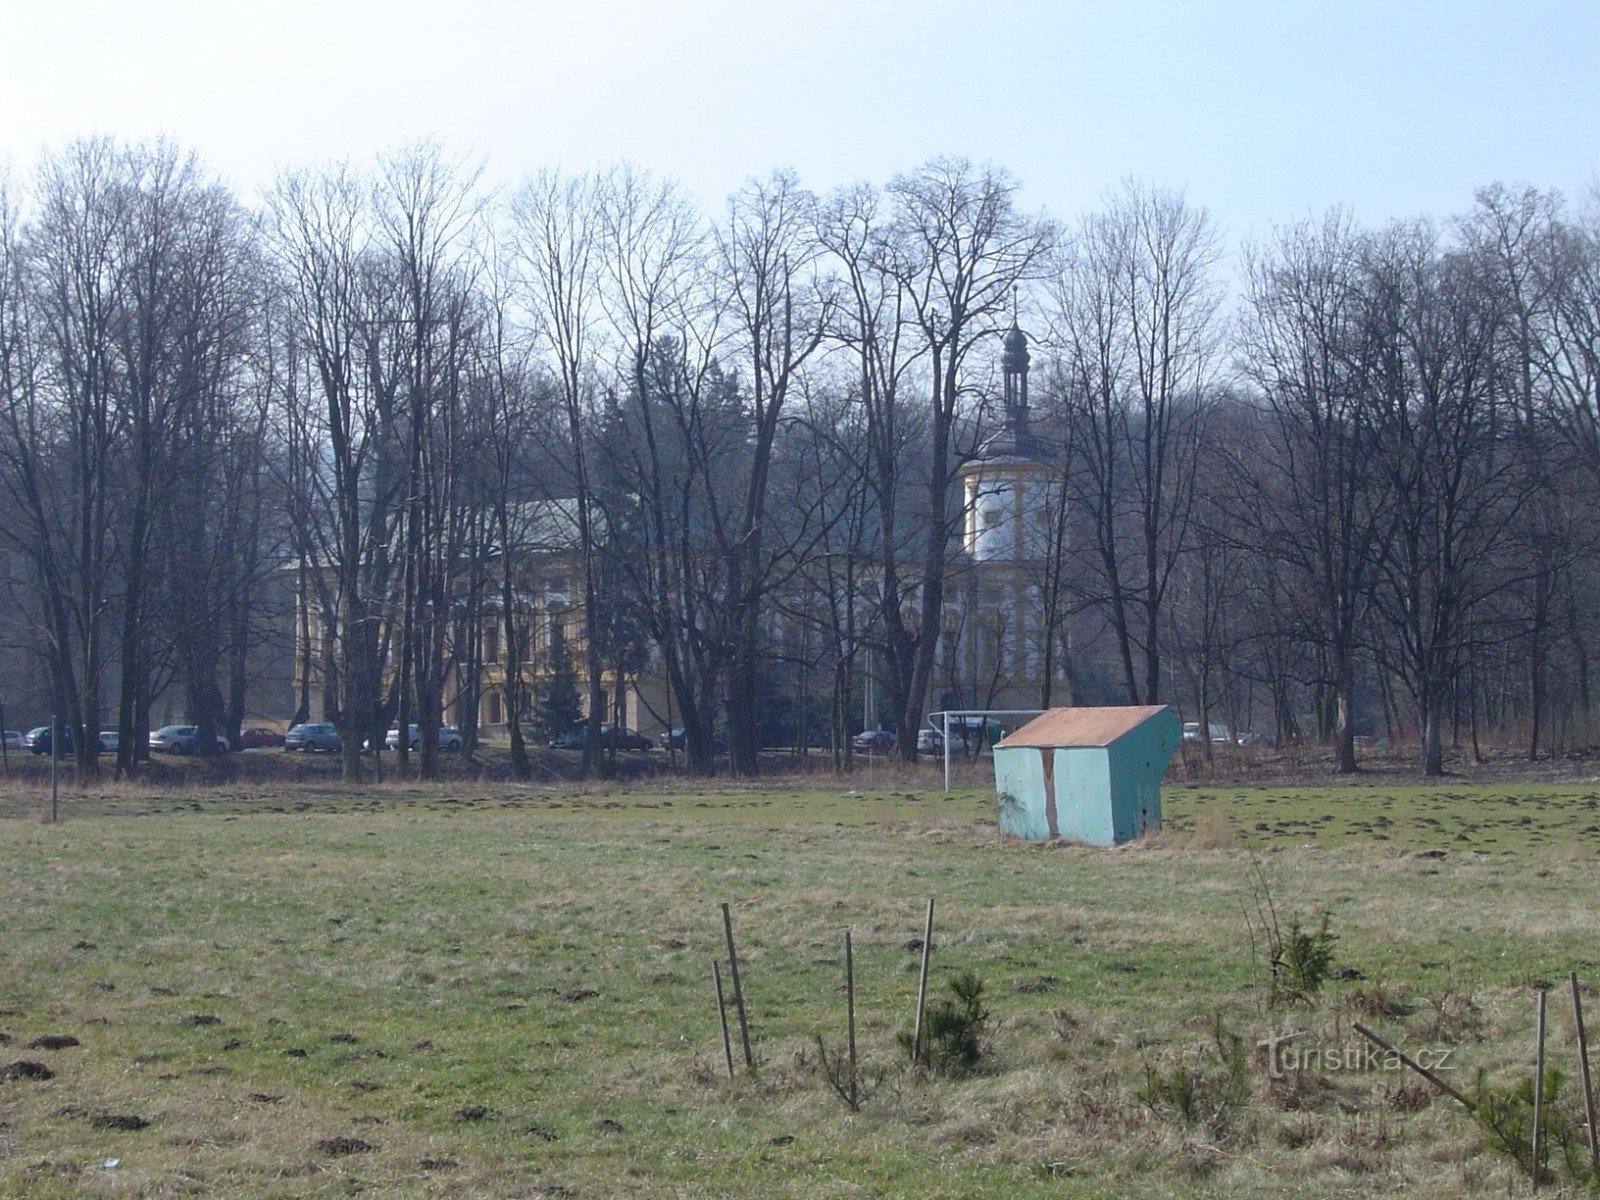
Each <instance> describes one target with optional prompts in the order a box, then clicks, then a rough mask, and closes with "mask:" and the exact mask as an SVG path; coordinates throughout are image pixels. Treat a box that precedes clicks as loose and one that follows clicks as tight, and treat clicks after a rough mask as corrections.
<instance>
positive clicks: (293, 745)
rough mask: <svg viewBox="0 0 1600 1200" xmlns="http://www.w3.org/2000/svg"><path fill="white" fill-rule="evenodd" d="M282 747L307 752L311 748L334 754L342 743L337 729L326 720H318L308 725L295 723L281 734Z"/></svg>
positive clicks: (340, 748) (341, 747) (342, 745)
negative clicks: (286, 731)
mask: <svg viewBox="0 0 1600 1200" xmlns="http://www.w3.org/2000/svg"><path fill="white" fill-rule="evenodd" d="M283 748H284V749H285V750H304V751H305V752H306V753H307V754H310V753H311V752H312V751H313V750H326V751H327V752H328V753H329V754H336V753H338V752H339V751H340V750H342V749H343V748H344V743H343V742H341V741H340V740H339V731H338V729H336V728H335V727H334V726H333V725H332V724H330V723H329V722H327V721H318V722H316V723H315V724H310V725H296V726H295V727H294V728H293V729H291V730H289V732H288V733H286V734H284V735H283Z"/></svg>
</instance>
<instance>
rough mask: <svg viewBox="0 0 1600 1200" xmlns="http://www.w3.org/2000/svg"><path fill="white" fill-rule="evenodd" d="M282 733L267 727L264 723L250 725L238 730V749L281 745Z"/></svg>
mask: <svg viewBox="0 0 1600 1200" xmlns="http://www.w3.org/2000/svg"><path fill="white" fill-rule="evenodd" d="M281 745H283V734H281V733H279V732H278V731H277V730H276V729H268V728H266V726H264V725H252V726H251V727H250V728H249V729H241V730H239V749H241V750H254V749H255V748H256V747H257V746H281Z"/></svg>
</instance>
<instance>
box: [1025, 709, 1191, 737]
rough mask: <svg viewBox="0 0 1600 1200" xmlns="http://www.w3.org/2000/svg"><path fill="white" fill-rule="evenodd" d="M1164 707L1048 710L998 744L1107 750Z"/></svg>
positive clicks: (1163, 710) (1162, 710)
mask: <svg viewBox="0 0 1600 1200" xmlns="http://www.w3.org/2000/svg"><path fill="white" fill-rule="evenodd" d="M1166 710H1167V706H1166V705H1165V704H1153V705H1144V706H1141V707H1137V708H1134V707H1122V708H1052V709H1050V710H1049V711H1047V712H1044V713H1041V714H1040V715H1039V716H1037V717H1035V718H1034V719H1033V720H1031V721H1029V722H1028V723H1027V724H1026V725H1024V726H1023V727H1022V728H1021V729H1018V730H1017V731H1016V732H1015V733H1012V734H1009V735H1008V736H1006V737H1005V738H1003V739H1002V740H1001V742H1000V745H1002V746H1109V745H1110V744H1111V743H1112V742H1114V741H1116V740H1117V739H1118V738H1119V737H1121V736H1122V735H1123V734H1125V733H1127V732H1128V731H1129V730H1131V729H1134V728H1136V727H1137V726H1139V725H1142V724H1144V723H1145V722H1146V721H1148V720H1149V719H1150V718H1151V717H1153V716H1155V715H1156V714H1157V713H1161V712H1165V711H1166Z"/></svg>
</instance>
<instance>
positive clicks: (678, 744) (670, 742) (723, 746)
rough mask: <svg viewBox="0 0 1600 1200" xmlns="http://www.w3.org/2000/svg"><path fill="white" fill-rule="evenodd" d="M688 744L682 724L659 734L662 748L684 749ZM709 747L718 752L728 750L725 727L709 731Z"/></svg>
mask: <svg viewBox="0 0 1600 1200" xmlns="http://www.w3.org/2000/svg"><path fill="white" fill-rule="evenodd" d="M688 745H689V742H688V735H687V734H685V733H684V730H683V726H682V725H679V726H678V727H677V728H675V729H669V730H667V731H666V732H665V733H663V734H662V735H661V748H662V749H663V750H684V749H687V748H688ZM711 749H712V750H714V751H716V753H718V754H726V753H727V752H728V731H727V730H726V729H713V730H712V731H711Z"/></svg>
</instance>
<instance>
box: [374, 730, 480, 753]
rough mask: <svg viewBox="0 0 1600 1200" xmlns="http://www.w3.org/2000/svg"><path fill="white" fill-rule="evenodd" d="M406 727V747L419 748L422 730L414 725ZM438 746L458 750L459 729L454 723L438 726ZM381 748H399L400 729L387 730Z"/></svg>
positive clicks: (459, 743) (420, 746)
mask: <svg viewBox="0 0 1600 1200" xmlns="http://www.w3.org/2000/svg"><path fill="white" fill-rule="evenodd" d="M406 728H407V731H408V733H409V736H408V737H407V738H406V748H407V749H410V750H421V749H422V731H421V730H420V729H418V728H417V726H415V725H409V726H407V727H406ZM438 746H439V749H441V750H451V751H455V750H460V749H461V730H460V729H458V728H457V727H456V726H454V725H441V726H439V737H438ZM383 748H384V749H385V750H398V749H399V748H400V731H399V730H398V729H391V730H389V734H388V736H387V737H385V738H384V739H383Z"/></svg>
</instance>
